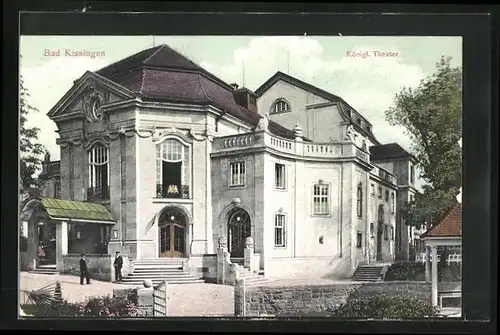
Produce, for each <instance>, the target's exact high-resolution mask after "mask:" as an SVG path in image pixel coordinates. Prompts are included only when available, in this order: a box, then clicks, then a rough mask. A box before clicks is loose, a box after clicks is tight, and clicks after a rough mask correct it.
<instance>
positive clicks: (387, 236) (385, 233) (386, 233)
mask: <svg viewBox="0 0 500 335" xmlns="http://www.w3.org/2000/svg"><path fill="white" fill-rule="evenodd" d="M387 227H388V226H387V225H384V240H388V239H389V233H388V231H387V230H388V228H387Z"/></svg>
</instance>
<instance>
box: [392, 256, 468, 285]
mask: <svg viewBox="0 0 500 335" xmlns="http://www.w3.org/2000/svg"><path fill="white" fill-rule="evenodd" d="M443 258H444V257H443ZM384 280H385V281H424V280H425V264H424V263H422V262H396V263H393V264H392V265H391V266H390V267H389V269H388V270H387V273H386V275H385V278H384ZM461 280H462V271H461V269H460V265H459V264H455V263H450V264H447V263H446V262H440V263H439V264H438V281H439V282H457V281H461Z"/></svg>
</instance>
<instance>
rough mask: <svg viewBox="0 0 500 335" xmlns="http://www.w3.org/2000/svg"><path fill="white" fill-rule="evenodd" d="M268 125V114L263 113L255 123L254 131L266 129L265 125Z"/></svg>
mask: <svg viewBox="0 0 500 335" xmlns="http://www.w3.org/2000/svg"><path fill="white" fill-rule="evenodd" d="M268 125H269V114H267V113H266V114H264V116H262V117H261V118H260V120H259V123H258V124H257V127H256V128H255V130H256V131H260V130H267V127H268Z"/></svg>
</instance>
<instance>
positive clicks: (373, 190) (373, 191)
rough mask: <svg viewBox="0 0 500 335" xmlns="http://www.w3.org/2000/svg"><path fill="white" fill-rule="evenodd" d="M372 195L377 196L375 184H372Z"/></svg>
mask: <svg viewBox="0 0 500 335" xmlns="http://www.w3.org/2000/svg"><path fill="white" fill-rule="evenodd" d="M371 191H372V193H371V194H372V196H375V184H371Z"/></svg>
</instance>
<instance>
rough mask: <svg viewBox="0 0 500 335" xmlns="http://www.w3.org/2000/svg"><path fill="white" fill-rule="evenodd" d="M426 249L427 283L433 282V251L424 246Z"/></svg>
mask: <svg viewBox="0 0 500 335" xmlns="http://www.w3.org/2000/svg"><path fill="white" fill-rule="evenodd" d="M424 248H425V281H426V282H427V283H430V282H431V260H430V258H431V250H430V248H429V247H428V246H424Z"/></svg>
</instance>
